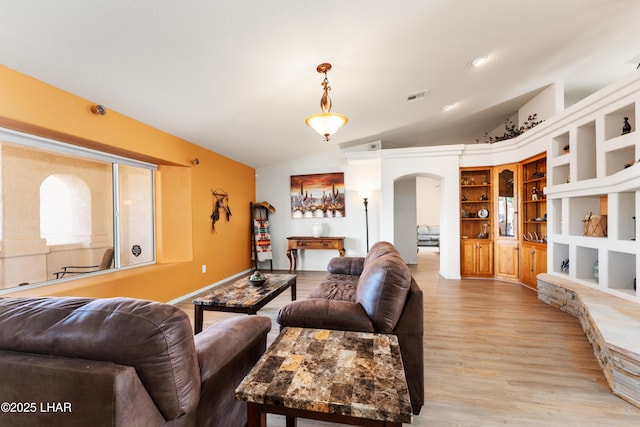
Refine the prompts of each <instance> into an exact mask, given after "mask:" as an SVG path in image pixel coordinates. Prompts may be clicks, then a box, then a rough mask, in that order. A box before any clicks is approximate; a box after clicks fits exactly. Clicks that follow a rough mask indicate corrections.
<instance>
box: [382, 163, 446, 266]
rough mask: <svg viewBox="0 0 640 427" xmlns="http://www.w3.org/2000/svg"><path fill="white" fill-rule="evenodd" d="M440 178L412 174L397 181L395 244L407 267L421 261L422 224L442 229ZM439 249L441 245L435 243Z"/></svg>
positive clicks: (395, 192)
mask: <svg viewBox="0 0 640 427" xmlns="http://www.w3.org/2000/svg"><path fill="white" fill-rule="evenodd" d="M442 179H443V178H442V177H441V176H437V175H434V174H428V173H423V174H412V175H406V176H402V177H399V178H397V179H396V180H395V181H394V197H393V200H394V227H393V233H394V236H393V237H394V238H393V241H394V244H395V246H396V247H397V248H398V250H399V251H400V253H401V254H402V256H403V258H404V259H405V261H406V262H407V263H408V264H416V263H417V262H418V256H417V254H418V237H417V230H418V226H419V225H430V226H432V227H434V229H435V228H436V227H437V229H440V224H441V220H440V218H441V215H442V209H440V199H441V194H440V192H441V185H440V183H441V181H442ZM435 246H436V247H438V246H439V243H436V244H435Z"/></svg>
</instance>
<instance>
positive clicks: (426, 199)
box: [416, 176, 440, 225]
mask: <svg viewBox="0 0 640 427" xmlns="http://www.w3.org/2000/svg"><path fill="white" fill-rule="evenodd" d="M416 215H417V217H416V225H420V224H426V225H439V224H440V181H439V180H437V179H433V178H429V177H426V176H418V177H416Z"/></svg>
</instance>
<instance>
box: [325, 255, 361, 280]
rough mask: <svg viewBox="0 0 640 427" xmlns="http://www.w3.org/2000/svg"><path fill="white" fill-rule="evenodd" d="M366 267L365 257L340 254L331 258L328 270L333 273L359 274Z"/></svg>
mask: <svg viewBox="0 0 640 427" xmlns="http://www.w3.org/2000/svg"><path fill="white" fill-rule="evenodd" d="M363 268H364V258H363V257H350V256H339V257H335V258H331V259H330V260H329V264H328V265H327V271H328V272H329V273H331V274H351V275H354V276H359V275H360V274H361V273H362V269H363Z"/></svg>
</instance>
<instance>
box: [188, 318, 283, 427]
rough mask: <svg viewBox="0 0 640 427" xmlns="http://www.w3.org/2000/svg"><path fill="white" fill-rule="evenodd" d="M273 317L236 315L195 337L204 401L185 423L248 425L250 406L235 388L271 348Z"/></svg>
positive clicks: (198, 424)
mask: <svg viewBox="0 0 640 427" xmlns="http://www.w3.org/2000/svg"><path fill="white" fill-rule="evenodd" d="M270 330H271V319H269V318H268V317H264V316H244V315H242V316H235V317H231V318H229V319H226V320H224V321H222V322H218V323H216V324H214V325H212V326H210V327H208V328H205V329H204V330H203V331H202V332H200V333H199V334H198V335H196V336H195V337H194V339H195V345H196V352H197V354H198V363H199V365H200V376H201V381H202V384H201V391H200V403H199V404H198V407H197V408H196V411H194V413H193V414H189V415H190V417H189V418H188V419H185V420H184V423H183V424H181V425H185V426H186V425H190V426H191V425H196V426H228V425H234V426H235V425H246V423H247V405H246V403H245V402H243V401H240V400H237V399H236V398H235V389H236V387H237V386H238V384H240V381H242V379H243V378H244V377H245V376H246V375H247V374H248V373H249V371H250V370H251V369H252V368H253V367H254V366H255V364H256V363H257V362H258V359H260V356H262V353H264V351H265V350H266V348H267V334H268V332H269V331H270Z"/></svg>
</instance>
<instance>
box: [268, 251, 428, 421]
mask: <svg viewBox="0 0 640 427" xmlns="http://www.w3.org/2000/svg"><path fill="white" fill-rule="evenodd" d="M327 270H329V275H328V276H327V277H326V278H325V279H324V280H323V281H322V282H321V283H319V284H318V285H317V286H316V287H315V288H314V289H313V290H312V291H311V293H310V295H309V296H310V298H308V299H303V300H297V301H292V302H290V303H288V304H286V305H285V306H283V307H282V308H281V309H280V310H279V312H278V315H277V321H278V323H279V324H280V326H281V327H285V326H297V327H303V328H321V329H336V330H348V331H359V332H380V333H389V334H394V335H397V337H398V342H399V344H400V352H401V353H402V363H403V365H404V370H405V376H406V378H407V385H408V387H409V395H410V397H411V406H412V409H413V413H414V414H416V415H417V414H419V413H420V410H421V408H422V405H423V404H424V348H423V331H424V329H423V319H424V311H423V310H424V309H423V305H422V298H423V296H422V290H421V289H420V287H419V286H418V284H417V283H416V281H415V280H414V279H413V277H412V275H411V272H410V270H409V268H408V266H407V265H406V263H405V262H404V260H403V259H402V257H401V256H400V254H399V253H398V252H397V250H396V249H395V247H394V246H393V245H392V244H391V243H388V242H377V243H376V244H374V245H373V246H372V247H371V250H370V251H369V253H368V254H367V256H366V257H365V258H361V257H336V258H333V259H332V260H331V261H330V262H329V266H328V267H327Z"/></svg>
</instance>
